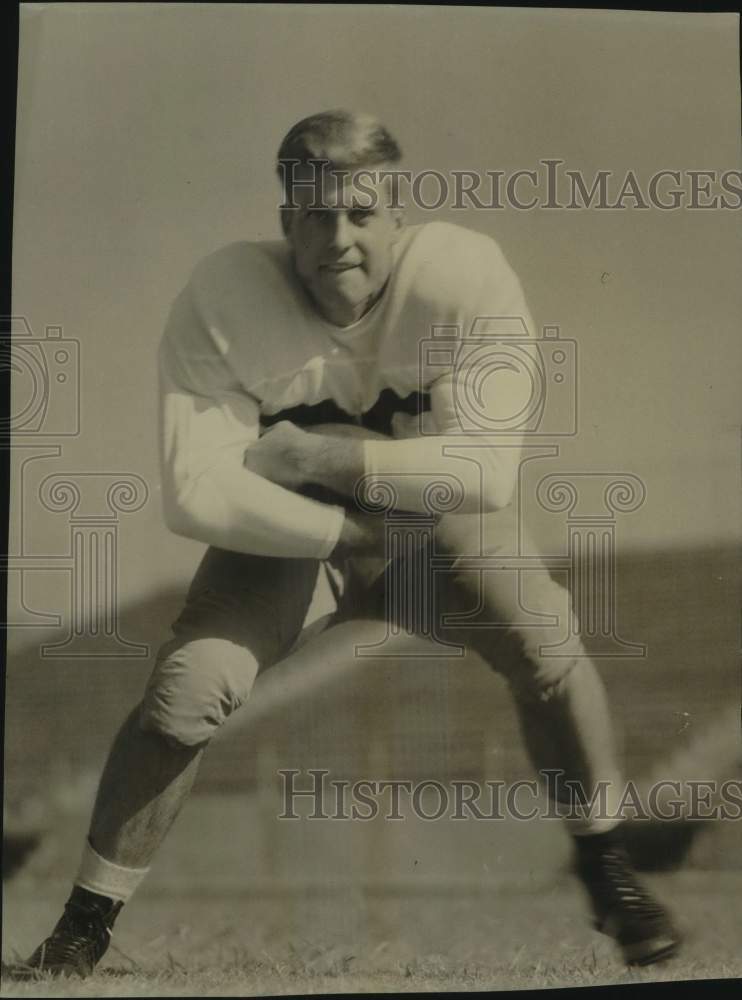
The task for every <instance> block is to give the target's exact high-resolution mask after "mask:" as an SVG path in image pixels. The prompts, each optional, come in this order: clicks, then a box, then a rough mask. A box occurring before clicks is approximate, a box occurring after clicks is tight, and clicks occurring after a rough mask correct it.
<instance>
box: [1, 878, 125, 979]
mask: <svg viewBox="0 0 742 1000" xmlns="http://www.w3.org/2000/svg"><path fill="white" fill-rule="evenodd" d="M123 905H124V904H123V903H121V902H114V901H113V900H111V899H108V897H107V896H99V895H97V894H96V893H92V892H88V891H87V889H81V888H80V887H79V886H75V888H74V889H73V891H72V895H71V896H70V898H69V901H68V902H67V903H66V904H65V908H64V913H63V914H62V916H61V918H60V919H59V921H58V922H57V925H56V927H55V928H54V930H53V931H52V932H51V934H50V935H49V937H48V938H47V939H46V940H45V941H42V943H41V944H40V945H39V947H38V948H37V949H36V951H35V952H34V953H33V955H31V957H30V958H29V959H28V961H27V962H24V963H20V964H17V965H14V966H12V967H10V968H6V970H5V971H6V973H7V974H8V975H9V976H10V977H11V978H13V979H38V978H40V977H41V976H43V975H51V976H60V977H71V976H79V977H82V978H84V977H86V976H89V975H91V973H92V972H93V970H94V969H95V967H96V965H97V964H98V962H100V960H101V959H102V958H103V956H104V955H105V953H106V952H107V951H108V946H109V944H110V943H111V936H112V933H113V924H114V921H115V920H116V917H117V916H118V914H119V912H120V910H121V907H122V906H123Z"/></svg>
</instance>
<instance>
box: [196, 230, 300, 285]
mask: <svg viewBox="0 0 742 1000" xmlns="http://www.w3.org/2000/svg"><path fill="white" fill-rule="evenodd" d="M285 256H286V255H285V246H284V241H282V240H236V241H235V242H233V243H227V244H226V245H225V246H221V247H219V248H218V249H216V250H212V251H211V252H210V253H208V254H207V255H206V256H205V257H202V258H201V259H200V260H199V261H198V262H197V263H196V265H195V267H194V268H193V270H192V272H191V276H190V284H191V285H192V286H193V287H194V288H195V289H197V290H198V291H208V290H209V289H212V288H214V289H219V290H223V288H224V286H225V285H226V286H229V285H234V284H238V285H239V286H240V287H243V288H244V287H249V285H250V284H251V282H252V281H253V280H260V281H262V280H265V277H266V275H268V274H273V275H280V274H281V272H282V270H283V267H282V265H283V264H284V258H285Z"/></svg>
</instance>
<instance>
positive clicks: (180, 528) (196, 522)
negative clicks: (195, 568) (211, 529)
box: [162, 490, 203, 542]
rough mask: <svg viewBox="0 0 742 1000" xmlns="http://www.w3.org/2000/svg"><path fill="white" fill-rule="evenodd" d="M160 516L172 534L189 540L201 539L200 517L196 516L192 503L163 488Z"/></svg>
mask: <svg viewBox="0 0 742 1000" xmlns="http://www.w3.org/2000/svg"><path fill="white" fill-rule="evenodd" d="M162 517H163V520H164V522H165V527H166V528H167V529H168V531H172V533H173V534H174V535H179V536H180V537H181V538H188V539H190V540H191V541H197V542H198V541H202V539H203V531H202V530H201V519H200V518H199V517H197V516H196V512H195V511H194V509H193V504H192V503H189V502H188V501H187V499H186V498H185V497H184V496H179V495H178V494H177V493H175V492H174V491H167V490H163V493H162Z"/></svg>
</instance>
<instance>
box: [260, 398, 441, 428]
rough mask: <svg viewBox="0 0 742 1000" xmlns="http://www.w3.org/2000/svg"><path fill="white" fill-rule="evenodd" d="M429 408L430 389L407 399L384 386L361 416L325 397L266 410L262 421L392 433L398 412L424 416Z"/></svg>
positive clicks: (265, 425)
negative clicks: (344, 427) (287, 421)
mask: <svg viewBox="0 0 742 1000" xmlns="http://www.w3.org/2000/svg"><path fill="white" fill-rule="evenodd" d="M429 409H430V393H428V392H411V393H410V394H409V396H405V397H404V399H403V398H402V397H401V396H398V395H397V393H396V392H395V391H394V390H393V389H383V390H382V392H381V394H380V395H379V398H378V399H377V400H376V402H375V403H374V405H373V406H372V407H371V409H370V410H366V412H365V413H363V414H362V415H361V416H360V417H354V416H351V414H350V413H346V412H345V410H343V409H342V408H341V407H340V406H338V405H337V403H335V402H333V400H331V399H325V400H323V401H322V402H321V403H315V404H314V405H313V406H308V405H307V404H305V403H302V404H301V405H300V406H291V407H289V408H288V409H286V410H279V412H278V413H272V414H270V415H268V414H262V415H261V417H260V423H261V425H262V426H263V427H264V428H265V427H271V426H272V425H273V424H276V423H278V421H279V420H290V421H291V422H292V423H293V424H296V425H297V426H298V427H314V426H316V425H317V424H355V425H356V426H360V427H365V428H366V429H367V430H370V431H376V432H377V433H378V434H387V435H391V433H392V417H393V416H394V414H395V413H408V414H410V415H411V416H420V414H421V413H426V412H427V411H428V410H429Z"/></svg>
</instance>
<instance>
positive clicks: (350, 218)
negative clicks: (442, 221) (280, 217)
mask: <svg viewBox="0 0 742 1000" xmlns="http://www.w3.org/2000/svg"><path fill="white" fill-rule="evenodd" d="M381 169H382V168H380V167H375V168H369V169H368V170H367V171H364V170H362V169H360V168H359V169H357V170H355V171H354V172H353V173H351V174H349V175H347V176H342V175H341V174H340V173H334V172H333V171H331V170H325V171H319V170H317V171H316V172H315V171H311V170H310V171H309V172H307V173H305V174H304V175H302V174H300V173H299V172H298V171H297V173H296V175H295V180H301V181H302V183H301V184H297V185H295V187H294V188H293V191H292V201H293V204H295V205H297V206H298V207H296V208H293V209H287V210H285V214H284V220H285V227H286V237H287V239H288V241H289V243H290V245H291V248H292V250H293V257H294V267H295V268H296V273H297V274H298V276H299V278H300V280H301V282H302V284H303V285H304V287H305V288H306V289H307V291H308V292H309V294H310V296H311V298H312V299H313V301H314V303H315V305H316V307H317V309H318V311H319V312H320V313H321V315H322V316H324V317H325V319H327V320H329V321H330V322H331V323H334V324H336V325H337V326H348V325H350V324H351V323H354V322H356V320H358V319H360V318H361V316H363V314H364V313H365V312H366V310H367V309H368V308H369V307H370V306H371V304H372V303H373V302H374V301H375V299H376V297H377V296H378V295H379V293H380V292H381V290H382V289H383V288H384V285H385V284H386V282H387V280H388V278H389V275H390V274H391V270H392V266H393V248H394V245H395V243H396V242H397V239H398V238H399V234H400V231H401V227H402V216H401V212H400V210H399V209H393V208H391V207H390V192H389V190H388V183H387V182H385V181H384V180H383V179H382V180H379V176H378V175H379V171H380V170H381ZM310 179H311V180H312V184H311V185H309V184H308V183H307V182H308V181H309V180H310Z"/></svg>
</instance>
